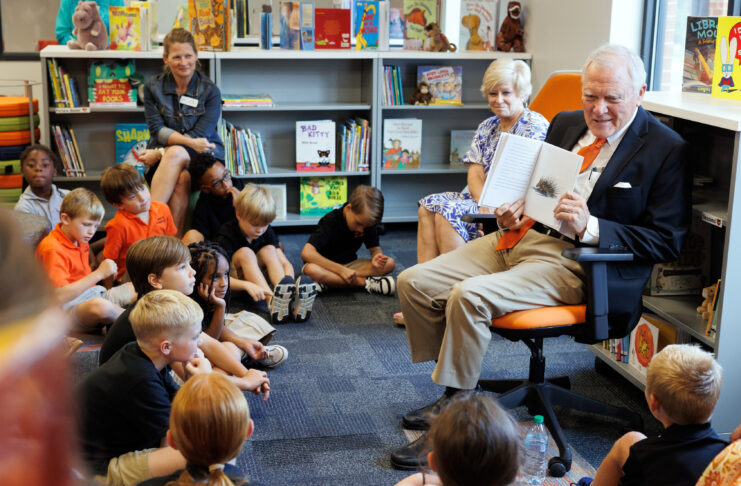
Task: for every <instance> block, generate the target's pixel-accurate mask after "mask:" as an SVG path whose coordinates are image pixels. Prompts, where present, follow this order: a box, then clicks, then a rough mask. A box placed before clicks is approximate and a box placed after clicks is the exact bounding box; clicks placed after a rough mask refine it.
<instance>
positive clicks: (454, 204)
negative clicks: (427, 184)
mask: <svg viewBox="0 0 741 486" xmlns="http://www.w3.org/2000/svg"><path fill="white" fill-rule="evenodd" d="M531 92H532V85H531V84H530V68H529V67H528V65H527V64H525V63H524V62H523V61H513V60H511V59H499V60H496V61H494V62H492V63H491V64H490V65H489V67H488V68H487V69H486V72H484V79H483V80H482V83H481V93H482V94H483V95H484V97H486V98H487V100H488V101H489V108H490V109H491V111H492V113H494V116H492V117H490V118H487V119H486V120H484V121H483V122H482V123H481V124H480V125H479V127H478V129H477V130H476V134H475V135H474V137H473V141H472V142H471V148H470V149H469V150H468V152H467V153H466V155H465V156H464V157H463V163H465V164H468V186H466V187H465V188H463V190H462V191H461V192H443V193H439V194H431V195H429V196H426V197H424V198H422V199H421V200H420V201H419V210H418V211H417V214H418V220H419V223H418V226H417V263H424V262H426V261H428V260H432V259H433V258H435V257H437V256H438V255H440V254H442V253H447V252H449V251H452V250H455V249H456V248H458V247H459V246H461V245H464V244H465V243H467V242H468V241H470V240H472V239H474V238H476V237H477V236H478V227H477V226H476V225H475V224H472V223H464V222H463V221H461V216H463V215H464V214H471V213H473V214H478V213H490V212H491V210H490V209H488V208H482V207H479V204H478V201H479V198H480V197H481V191H482V189H483V188H484V181H485V180H486V174H487V173H488V172H489V168H490V167H491V163H492V160H493V159H494V152H495V151H496V148H497V144H498V143H499V137H500V136H501V134H502V133H511V134H513V135H520V136H522V137H528V138H534V139H536V140H544V139H545V135H546V132H547V131H548V121H547V120H546V119H545V118H544V117H543V115H541V114H540V113H536V112H534V111H530V110H528V109H527V108H526V106H525V105H526V104H527V99H528V97H529V96H530V93H531ZM394 321H395V322H396V323H397V324H403V316H402V315H401V313H397V314H395V315H394Z"/></svg>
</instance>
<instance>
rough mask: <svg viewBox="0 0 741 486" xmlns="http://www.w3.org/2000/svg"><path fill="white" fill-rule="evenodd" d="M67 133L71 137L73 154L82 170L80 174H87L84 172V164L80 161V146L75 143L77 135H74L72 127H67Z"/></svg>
mask: <svg viewBox="0 0 741 486" xmlns="http://www.w3.org/2000/svg"><path fill="white" fill-rule="evenodd" d="M69 135H70V138H71V139H72V145H73V146H74V148H75V156H76V157H77V161H78V163H79V165H80V170H81V171H82V175H83V176H85V175H87V174H86V173H85V164H83V163H82V155H80V147H79V145H77V137H75V131H74V130H73V129H72V127H70V128H69Z"/></svg>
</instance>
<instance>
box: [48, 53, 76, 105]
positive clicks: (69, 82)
mask: <svg viewBox="0 0 741 486" xmlns="http://www.w3.org/2000/svg"><path fill="white" fill-rule="evenodd" d="M46 67H47V71H48V72H49V85H50V87H51V90H52V93H53V95H54V106H56V107H57V108H76V107H80V106H82V105H81V103H80V95H79V92H80V91H79V87H78V86H77V80H76V79H75V78H73V77H71V76H70V75H69V74H68V73H67V72H66V71H65V70H64V68H63V67H62V66H60V65H59V64H58V63H57V60H56V59H47V60H46Z"/></svg>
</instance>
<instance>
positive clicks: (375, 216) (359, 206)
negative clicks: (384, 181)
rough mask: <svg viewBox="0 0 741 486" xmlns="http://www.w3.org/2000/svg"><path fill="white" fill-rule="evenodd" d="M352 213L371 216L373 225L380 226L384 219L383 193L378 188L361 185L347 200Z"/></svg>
mask: <svg viewBox="0 0 741 486" xmlns="http://www.w3.org/2000/svg"><path fill="white" fill-rule="evenodd" d="M347 202H348V203H350V208H351V209H352V212H353V213H355V214H357V215H361V214H367V215H368V216H370V219H371V221H373V224H378V223H380V222H381V218H383V193H382V192H381V191H380V189H378V188H376V187H371V186H366V185H360V186H358V187H356V188H355V190H354V191H353V192H352V194H350V198H349V199H348V200H347Z"/></svg>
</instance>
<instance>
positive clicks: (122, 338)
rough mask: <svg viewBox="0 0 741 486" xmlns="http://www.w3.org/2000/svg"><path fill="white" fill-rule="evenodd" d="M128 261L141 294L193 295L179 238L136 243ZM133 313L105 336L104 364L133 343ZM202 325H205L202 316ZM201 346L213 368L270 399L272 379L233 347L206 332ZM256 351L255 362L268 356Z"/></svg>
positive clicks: (180, 373) (176, 367) (184, 249)
mask: <svg viewBox="0 0 741 486" xmlns="http://www.w3.org/2000/svg"><path fill="white" fill-rule="evenodd" d="M126 258H127V261H128V262H129V276H130V277H131V281H132V283H133V284H134V288H136V290H137V292H139V295H145V294H147V293H149V292H151V291H153V290H159V289H169V290H177V291H178V292H181V293H183V294H185V295H190V294H192V293H193V288H194V286H195V278H194V275H195V272H194V271H193V269H192V268H191V267H190V252H189V251H188V247H187V246H185V244H184V243H183V242H182V241H180V240H178V239H177V238H175V237H172V236H161V235H160V236H152V237H149V238H147V239H145V240H141V241H137V242H136V243H134V244H133V245H131V248H129V251H128V253H127V254H126ZM133 308H134V309H135V308H136V306H133ZM131 312H133V311H129V310H127V311H125V312H124V313H122V314H121V316H119V318H118V319H116V322H115V323H114V324H113V326H111V329H110V330H109V332H108V333H107V334H106V337H105V340H104V341H103V345H102V346H101V349H100V357H99V361H100V363H101V365H102V364H103V363H104V362H105V361H106V360H107V359H111V356H112V355H115V353H116V352H120V351H119V349H121V348H122V347H123V346H124V345H125V344H126V343H128V342H130V341H131V340H132V336H133V335H134V334H133V331H132V326H131V322H130V321H129V314H130V313H131ZM200 322H201V323H202V322H203V316H201V321H200ZM199 347H200V348H201V350H202V351H203V353H204V354H205V355H206V358H208V359H209V360H210V361H211V362H212V363H213V366H214V368H218V369H220V370H222V371H223V372H224V373H226V374H227V376H228V378H229V380H230V381H232V383H234V384H235V385H237V386H238V387H239V388H240V389H242V390H248V391H251V392H253V393H255V394H256V395H259V394H261V393H262V394H264V395H263V400H267V399H268V396H269V394H270V380H268V378H267V375H266V374H265V372H264V371H259V370H255V369H250V370H248V369H247V368H245V367H244V366H243V365H242V364H241V363H240V362H239V359H238V358H237V355H238V352H237V349H236V347H235V346H234V345H231V344H229V343H220V342H219V341H217V340H216V339H214V338H212V337H211V336H209V335H208V334H205V333H204V334H203V335H202V336H201V344H200V345H199ZM257 351H259V354H256V355H254V356H253V357H254V358H255V359H262V358H265V357H266V356H265V355H266V353H265V352H264V350H257ZM173 369H174V370H175V372H176V373H177V374H178V376H179V377H180V378H181V379H184V373H183V371H182V367H181V366H179V365H178V364H175V365H173Z"/></svg>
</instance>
